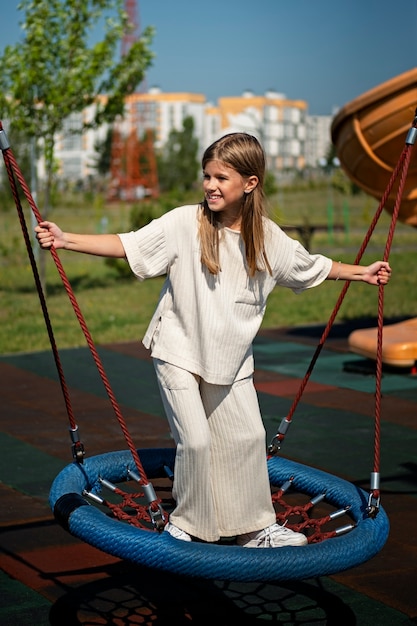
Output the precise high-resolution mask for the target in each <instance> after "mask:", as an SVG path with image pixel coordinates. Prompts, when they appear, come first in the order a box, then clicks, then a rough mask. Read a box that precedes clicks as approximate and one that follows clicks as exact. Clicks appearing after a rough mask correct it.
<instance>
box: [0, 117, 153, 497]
mask: <svg viewBox="0 0 417 626" xmlns="http://www.w3.org/2000/svg"><path fill="white" fill-rule="evenodd" d="M2 130H3V126H2V123H1V122H0V131H2ZM2 152H3V158H4V161H5V164H6V168H7V172H8V175H9V180H10V184H11V188H12V193H13V197H14V200H15V203H16V207H17V210H18V213H19V217H20V218H23V211H22V209H21V203H20V199H19V195H18V192H17V187H16V182H15V179H14V175H15V176H16V178H17V180H18V181H19V184H20V186H21V188H22V191H23V193H24V195H25V197H26V199H27V201H28V203H29V206H30V208H31V209H32V211H33V214H34V216H35V218H36V220H37V222H38V223H40V222H42V221H43V220H42V216H41V214H40V212H39V209H38V207H37V206H36V203H35V201H34V199H33V197H32V194H31V192H30V190H29V187H28V185H27V184H26V181H25V179H24V177H23V174H22V172H21V170H20V168H19V166H18V164H17V162H16V159H15V157H14V155H13V152H12V150H11V149H10V147H7V148H6V149H3V150H2ZM13 173H14V175H13ZM21 222H22V219H21ZM22 228H23V232H24V236H25V241H26V244H27V246H28V245H29V247H28V251H29V249H30V251H31V252H30V253H29V256H30V260H31V264H32V267H33V268H36V262H35V259H34V256H33V253H32V248H31V245H30V240H29V242H28V234H27V228H26V224H25V223H24V218H23V224H22ZM50 251H51V255H52V258H53V260H54V262H55V265H56V267H57V270H58V273H59V275H60V277H61V280H62V282H63V285H64V287H65V290H66V292H67V294H68V297H69V300H70V302H71V304H72V307H73V309H74V312H75V315H76V317H77V319H78V321H79V324H80V326H81V329H82V331H83V333H84V336H85V338H86V341H87V344H88V347H89V349H90V351H91V354H92V356H93V359H94V362H95V364H96V367H97V370H98V372H99V374H100V377H101V379H102V381H103V385H104V387H105V390H106V392H107V395H108V397H109V400H110V402H111V405H112V407H113V410H114V412H115V415H116V417H117V420H118V422H119V425H120V428H121V430H122V432H123V435H124V438H125V440H126V443H127V445H128V447H129V450H130V452H131V454H132V457H133V459H134V462H135V466H136V468H137V470H138V473H139V475H140V479H141V480H140V483H141V484H143V485H147V484H148V482H149V481H148V479H147V477H146V474H145V470H144V469H143V466H142V463H141V461H140V459H139V455H138V453H137V450H136V447H135V445H134V443H133V439H132V437H131V435H130V433H129V431H128V428H127V426H126V422H125V420H124V417H123V415H122V412H121V410H120V407H119V404H118V402H117V400H116V397H115V395H114V392H113V390H112V388H111V385H110V382H109V379H108V377H107V374H106V372H105V370H104V367H103V364H102V361H101V359H100V356H99V354H98V352H97V349H96V347H95V344H94V341H93V339H92V337H91V333H90V331H89V329H88V327H87V324H86V322H85V319H84V316H83V314H82V312H81V309H80V307H79V305H78V302H77V300H76V297H75V295H74V292H73V290H72V287H71V284H70V282H69V280H68V277H67V275H66V273H65V270H64V268H63V266H62V263H61V260H60V258H59V256H58V253H57V251H56V250H55V249H54V248H51V250H50ZM35 281H36V286H37V289H38V293H39V297H40V299H41V302H42V309H43V311H44V315H46V317H45V319H46V320H47V328H48V334H49V337H50V340H51V344H52V349H53V352H54V356H55V360H56V362H57V363H58V375H59V379H60V382H61V387H62V388H63V392H64V398H65V403H66V406H67V412H68V416H69V421H70V425H71V428H75V419H74V416H73V412H72V409H71V404H70V401H69V394H68V388H67V386H66V383H65V377H64V373H63V370H62V366H61V363H60V360H59V356H58V351H57V349H56V343H55V340H54V338H53V332H52V327H51V324H50V320H49V315H48V313H47V307H46V302H45V297H44V294H43V291H42V287H41V283H40V280H39V275H38V272H37V269H36V270H35Z"/></svg>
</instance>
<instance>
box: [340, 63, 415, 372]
mask: <svg viewBox="0 0 417 626" xmlns="http://www.w3.org/2000/svg"><path fill="white" fill-rule="evenodd" d="M416 106H417V68H413V69H411V70H409V71H408V72H405V73H404V74H401V75H400V76H397V77H395V78H392V79H391V80H389V81H387V82H385V83H383V84H381V85H379V86H377V87H375V88H374V89H371V90H370V91H368V92H366V93H364V94H362V95H361V96H359V97H358V98H356V99H355V100H353V101H352V102H350V103H348V104H346V105H345V106H344V107H343V108H342V109H341V110H340V111H339V112H338V114H337V115H336V117H335V118H334V120H333V124H332V129H331V133H332V141H333V143H334V145H335V147H336V153H337V156H338V158H339V160H340V162H341V165H342V167H343V169H344V170H345V171H346V173H347V175H348V176H349V177H350V178H351V180H352V181H353V182H354V183H356V184H357V185H358V186H359V187H361V188H362V189H363V190H364V191H366V193H368V194H370V195H371V196H373V197H375V198H377V199H378V200H380V199H381V197H382V196H383V193H384V190H385V189H386V187H387V183H388V181H389V178H390V175H391V174H392V172H393V170H394V169H395V166H396V164H397V160H398V158H399V156H400V154H401V151H402V149H403V146H404V140H405V137H406V134H407V131H408V129H409V125H410V119H412V118H413V115H415V112H416ZM398 184H399V182H398V181H396V183H395V184H394V185H393V187H392V189H391V192H390V194H389V195H388V197H387V199H386V202H385V206H384V208H385V209H386V210H387V211H389V212H390V213H392V212H393V209H394V206H395V202H396V199H397V193H398ZM398 219H399V220H401V221H402V222H404V223H405V224H407V225H409V226H413V227H417V161H416V160H415V159H414V162H410V166H409V168H408V173H407V178H406V180H405V183H404V190H403V194H402V200H401V206H400V209H399V213H398ZM377 335H378V333H377V328H366V329H359V330H355V331H354V332H352V333H351V335H350V336H349V339H348V342H349V348H350V350H351V351H352V352H355V353H357V354H360V355H361V356H364V357H366V358H370V359H375V358H376V351H377ZM382 361H383V363H385V364H387V365H391V366H396V367H407V368H409V367H412V368H413V367H414V366H415V362H416V361H417V318H416V319H410V320H406V321H404V322H399V323H397V324H392V325H388V326H386V327H384V332H383V343H382Z"/></svg>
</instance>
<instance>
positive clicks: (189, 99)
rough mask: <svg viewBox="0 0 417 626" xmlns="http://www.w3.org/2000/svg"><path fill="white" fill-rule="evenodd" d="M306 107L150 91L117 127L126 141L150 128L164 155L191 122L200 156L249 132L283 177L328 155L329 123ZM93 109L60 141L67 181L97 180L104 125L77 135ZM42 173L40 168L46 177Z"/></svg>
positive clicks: (274, 97) (273, 98)
mask: <svg viewBox="0 0 417 626" xmlns="http://www.w3.org/2000/svg"><path fill="white" fill-rule="evenodd" d="M307 111H308V104H307V102H305V101H303V100H290V99H288V98H287V97H286V96H285V95H284V94H281V93H278V92H275V91H273V90H270V91H268V92H266V93H265V94H263V95H256V94H254V93H252V92H251V91H245V92H244V93H243V94H241V95H240V96H233V97H222V98H219V100H218V103H217V104H216V105H214V104H212V103H209V102H207V100H206V97H205V96H204V95H202V94H193V93H164V92H163V91H161V90H160V89H159V88H151V89H150V90H149V91H148V92H146V93H136V94H132V95H130V96H128V97H127V98H126V113H125V116H124V119H123V120H121V121H120V122H119V123H118V128H119V130H120V132H121V134H122V136H123V135H124V136H126V137H127V136H128V135H129V133H130V132H131V130H132V128H136V129H137V132H138V136H142V134H143V131H144V130H145V129H149V128H151V129H152V130H153V131H154V134H155V148H156V149H157V150H159V149H161V148H162V147H163V146H164V144H165V143H166V141H167V139H168V137H169V134H170V132H171V130H173V129H176V130H181V128H182V123H183V120H184V119H185V118H186V117H188V116H191V117H192V118H193V120H194V133H195V136H196V137H197V139H198V142H199V148H200V154H199V156H201V154H202V152H203V150H204V149H205V147H206V146H207V145H209V144H210V143H212V142H213V141H215V140H216V139H217V138H219V137H220V136H222V135H224V134H226V133H229V132H236V131H245V132H249V133H252V134H254V135H255V136H257V137H258V139H259V140H260V141H261V143H262V144H263V146H264V149H265V152H266V156H267V161H268V167H269V168H270V169H272V170H276V171H282V170H288V169H297V170H302V169H304V168H305V167H306V165H310V166H312V165H314V163H316V164H317V163H318V160H319V159H320V158H322V157H324V156H325V155H326V154H327V150H328V141H329V127H330V122H331V118H330V116H324V119H322V118H321V117H320V116H314V117H312V118H309V116H308V112H307ZM93 113H94V108H92V107H89V108H88V109H86V110H85V111H83V112H82V113H79V114H74V115H71V116H70V117H69V118H68V119H67V120H66V122H65V126H64V130H63V132H62V133H61V134H60V135H59V136H58V137H57V142H56V152H55V156H56V159H57V163H58V166H59V171H60V176H61V177H62V178H63V179H68V180H84V179H85V178H86V177H88V176H94V175H95V169H94V163H95V158H96V154H95V146H96V144H97V142H98V141H102V140H103V139H104V137H105V136H106V134H107V130H108V129H107V128H106V127H105V126H104V125H103V126H102V127H101V128H99V129H96V130H88V131H86V132H85V133H83V134H82V135H79V134H76V132H74V131H77V129H78V130H79V129H80V128H81V127H82V124H83V121H85V120H88V119H90V118H91V117H92V115H93ZM42 173H43V168H42V167H40V175H41V176H42Z"/></svg>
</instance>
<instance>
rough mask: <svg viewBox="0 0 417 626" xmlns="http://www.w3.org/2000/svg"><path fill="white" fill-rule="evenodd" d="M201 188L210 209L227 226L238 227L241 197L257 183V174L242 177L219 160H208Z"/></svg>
mask: <svg viewBox="0 0 417 626" xmlns="http://www.w3.org/2000/svg"><path fill="white" fill-rule="evenodd" d="M203 177H204V178H203V189H204V195H205V198H206V201H207V204H208V206H209V208H210V210H211V211H214V212H215V213H219V214H220V215H219V220H220V222H221V223H222V224H224V225H225V226H228V227H229V228H235V229H236V230H238V229H239V227H240V216H241V211H242V203H243V198H244V195H245V194H246V193H250V192H251V191H252V190H253V189H254V188H255V187H256V185H257V184H258V177H257V176H249V177H248V178H243V176H241V175H240V174H239V173H238V172H237V171H236V170H234V169H233V168H231V167H228V166H227V165H225V164H224V163H222V162H221V161H209V162H208V163H206V166H205V168H204V171H203Z"/></svg>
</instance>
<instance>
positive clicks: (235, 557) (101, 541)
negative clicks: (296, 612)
mask: <svg viewBox="0 0 417 626" xmlns="http://www.w3.org/2000/svg"><path fill="white" fill-rule="evenodd" d="M409 147H410V146H409ZM0 149H1V150H2V153H3V158H4V161H5V165H6V170H7V174H8V177H9V182H10V187H11V190H12V193H13V197H14V200H15V204H16V209H17V212H18V216H19V220H20V223H21V226H22V232H23V236H24V240H25V244H26V248H27V252H28V256H29V259H30V263H31V267H32V271H33V275H34V279H35V284H36V286H37V290H38V295H39V300H40V304H41V308H42V312H43V315H44V319H45V324H46V328H47V332H48V335H49V339H50V343H51V349H52V352H53V356H54V359H55V364H56V368H57V372H58V375H59V380H60V384H61V388H62V392H63V397H64V401H65V404H66V409H67V415H68V421H69V432H70V437H71V441H72V456H73V462H72V463H71V464H70V465H68V466H67V467H66V468H64V470H63V471H62V472H60V473H59V475H58V476H57V477H56V479H55V480H54V482H53V485H52V488H51V491H50V504H51V507H52V508H53V510H54V514H55V517H56V519H57V521H59V523H60V524H61V525H62V526H63V527H64V528H65V529H66V530H68V531H69V532H70V533H72V534H73V535H74V536H76V537H79V538H80V539H82V540H84V541H86V542H88V543H91V545H94V546H96V547H98V548H100V549H102V550H104V551H106V552H108V553H110V554H113V555H115V556H118V557H120V558H123V559H128V560H131V561H132V562H134V563H137V564H139V565H145V566H148V567H152V568H155V569H160V570H164V571H168V572H171V573H177V574H182V575H187V576H190V577H193V576H194V577H199V578H207V579H218V580H233V581H271V580H274V581H278V580H286V581H288V580H295V579H305V578H311V577H313V576H323V575H328V574H331V573H336V572H340V571H343V570H345V569H347V568H350V567H354V566H356V565H358V564H360V563H363V562H364V561H366V560H368V559H370V558H372V557H373V556H374V555H375V554H377V552H378V551H379V550H381V548H382V547H383V545H384V544H385V542H386V540H387V537H388V532H389V521H388V518H387V516H386V513H385V511H384V510H383V508H382V507H381V506H380V489H379V466H380V411H379V409H378V406H379V403H376V410H375V444H374V463H373V471H372V472H371V480H370V492H369V494H366V493H365V492H364V491H363V490H362V489H360V488H359V487H357V486H355V485H353V484H351V483H349V482H348V481H346V480H343V479H341V478H338V477H336V476H333V475H330V474H328V473H325V472H322V471H319V470H317V469H315V468H311V467H307V466H304V465H301V464H300V463H294V462H292V461H289V460H286V459H283V458H278V457H277V456H276V455H277V453H278V452H279V450H280V448H281V445H282V442H283V440H284V438H285V435H286V432H287V430H288V428H289V426H290V423H291V420H292V416H293V414H294V412H295V409H296V407H297V405H298V403H299V401H300V399H301V397H302V394H303V391H304V389H305V386H306V384H307V382H308V380H309V377H310V375H311V372H312V370H313V367H314V364H315V362H316V360H317V358H318V356H319V354H320V351H321V349H322V347H323V345H324V343H325V341H326V338H327V336H328V334H329V332H330V328H331V326H332V324H333V321H334V319H335V316H336V314H337V311H338V310H339V308H340V305H341V303H342V301H343V298H344V296H345V294H346V291H347V289H348V288H349V283H345V286H344V287H343V289H342V293H341V295H340V296H339V299H338V302H337V304H336V307H335V309H334V312H333V314H332V316H331V318H330V320H329V323H328V324H327V327H326V329H325V331H324V333H323V335H322V338H321V340H320V343H319V345H318V346H317V349H316V351H315V354H314V356H313V358H312V361H311V364H310V367H309V368H308V371H307V372H306V375H305V377H304V379H303V381H302V383H301V385H300V389H299V391H298V394H297V395H296V398H295V399H294V402H293V404H292V406H291V408H290V410H289V412H288V414H287V416H286V417H285V418H284V419H283V420H282V422H281V424H280V426H279V429H278V431H277V434H276V436H275V437H274V439H273V440H272V442H271V444H270V446H269V448H268V471H269V478H270V483H271V486H272V487H274V488H275V491H274V490H271V492H272V491H274V493H271V498H272V501H273V503H274V505H275V504H276V505H277V508H279V507H281V508H282V509H283V510H282V511H277V521H279V522H280V523H287V521H288V526H289V527H293V528H294V530H298V531H300V532H305V534H306V535H307V539H308V545H307V546H302V547H300V548H297V547H283V548H280V549H276V550H275V549H274V550H251V549H244V548H241V547H240V546H238V545H236V544H234V543H232V544H231V545H230V544H229V545H221V544H205V543H202V542H198V541H192V542H185V541H178V540H176V539H174V538H172V537H171V536H170V535H169V534H168V533H164V532H160V531H162V530H163V528H164V526H165V523H166V521H167V519H168V514H167V513H166V512H165V511H164V509H163V508H162V499H161V498H160V497H158V495H157V493H156V491H155V489H154V488H153V486H152V483H151V482H150V481H149V479H148V476H149V477H151V478H162V477H165V478H168V479H169V478H171V476H172V475H173V471H174V463H175V450H173V449H172V448H169V449H144V450H138V449H136V447H135V446H134V443H133V440H132V437H131V435H130V433H129V430H128V429H127V426H126V422H125V420H124V417H123V415H122V413H121V409H120V406H119V404H118V402H117V400H116V398H115V395H114V393H113V390H112V388H111V385H110V381H109V379H108V377H107V374H106V372H105V370H104V367H103V363H102V361H101V358H100V355H99V353H98V350H97V348H96V346H95V344H94V341H93V339H92V337H91V334H90V332H89V329H88V327H87V324H86V321H85V319H84V316H83V314H82V312H81V310H80V307H79V305H78V302H77V300H76V298H75V294H74V292H73V290H72V287H71V285H70V282H69V280H68V277H67V275H66V273H65V271H64V268H63V266H62V263H61V261H60V258H59V255H58V253H57V251H56V250H55V249H54V248H53V247H52V248H51V249H50V253H51V257H52V259H53V260H54V262H55V265H56V268H57V270H58V273H59V275H60V277H61V279H62V283H63V286H64V287H65V290H66V291H67V295H68V297H69V299H70V301H71V304H72V307H73V309H74V312H75V314H76V317H77V319H78V321H79V323H80V326H81V329H82V331H83V333H84V336H85V338H86V341H87V344H88V346H89V348H90V351H91V354H92V357H93V360H94V362H95V364H96V366H97V369H98V372H99V374H100V377H101V379H102V382H103V385H104V387H105V390H106V392H107V395H108V398H109V401H110V403H111V405H112V407H113V409H114V413H115V416H116V418H117V420H118V422H119V425H120V428H121V430H122V432H123V435H124V438H125V441H126V443H127V446H128V448H129V449H128V450H126V451H122V452H117V451H116V452H112V453H108V454H101V455H98V456H96V457H90V458H88V459H87V458H85V450H84V446H83V444H82V442H81V440H80V438H79V434H78V426H77V424H76V422H75V416H74V412H73V409H72V405H71V399H70V393H69V388H68V385H67V383H66V380H65V376H64V371H63V367H62V363H61V359H60V355H59V351H58V348H57V345H56V342H55V338H54V334H53V329H52V324H51V320H50V318H49V312H48V308H47V303H46V299H45V296H44V293H43V289H42V284H41V281H40V278H39V273H38V270H37V265H36V259H35V256H34V253H33V250H32V246H31V241H30V237H29V232H28V228H27V225H26V221H25V218H24V212H23V209H22V205H21V201H20V196H19V192H18V187H17V181H18V182H19V183H20V187H21V188H22V190H23V192H24V195H25V197H26V200H27V201H28V203H29V206H30V208H31V210H32V212H33V214H34V217H35V218H36V220H37V222H38V223H40V222H41V221H43V220H42V216H41V215H40V213H39V209H38V207H37V206H36V204H35V202H34V200H33V197H32V195H31V193H30V190H29V188H28V186H27V184H26V182H25V180H24V178H23V175H22V172H21V170H20V168H19V167H18V165H17V162H16V159H15V157H14V155H13V152H12V151H11V147H10V144H9V141H8V139H7V137H6V135H5V133H4V131H3V128H2V124H1V122H0ZM379 383H380V377H379V376H377V389H376V397H377V398H378V397H379V395H380V384H379ZM236 462H237V463H241V464H244V463H245V459H244V458H239V456H237V457H236ZM129 483H130V485H131V486H132V485H133V488H134V489H137V490H138V491H136V492H135V491H133V492H132V489H131V488H129ZM121 484H123V487H121V486H120V485H121ZM124 485H126V486H124ZM290 489H294V490H295V492H296V493H297V494H299V495H300V496H304V495H307V496H308V497H309V498H310V499H309V500H308V501H307V502H304V503H303V504H295V505H288V504H286V502H285V501H284V500H283V495H284V494H285V493H286V492H287V491H288V490H290ZM106 491H107V492H108V493H109V497H107V496H106ZM114 498H117V499H118V501H117V502H114V501H113V500H114ZM322 500H325V501H326V502H327V503H328V504H329V505H330V506H331V507H333V509H332V512H331V513H327V514H326V515H324V516H323V517H321V518H317V519H316V518H313V517H312V516H311V515H310V513H311V510H312V509H313V507H314V506H315V505H316V504H318V503H319V502H321V501H322ZM120 501H121V502H120ZM91 503H93V504H94V505H97V506H91ZM232 504H233V503H232ZM345 515H346V516H347V518H348V523H347V524H344V525H343V526H341V527H339V528H336V529H335V528H330V529H329V530H327V531H326V530H325V525H326V524H327V523H328V522H330V521H332V520H338V519H339V518H340V517H343V516H345ZM294 517H295V520H294V522H293V523H292V519H293V518H294Z"/></svg>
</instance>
